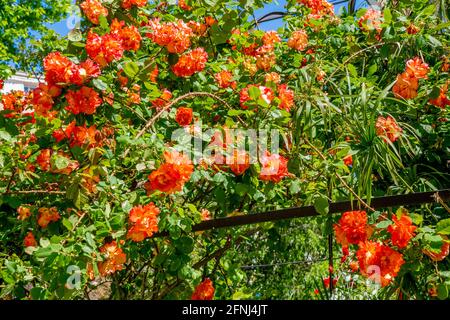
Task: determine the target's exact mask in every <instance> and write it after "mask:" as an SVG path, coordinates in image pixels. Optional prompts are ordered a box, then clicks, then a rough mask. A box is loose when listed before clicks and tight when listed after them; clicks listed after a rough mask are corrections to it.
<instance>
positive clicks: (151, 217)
mask: <svg viewBox="0 0 450 320" xmlns="http://www.w3.org/2000/svg"><path fill="white" fill-rule="evenodd" d="M158 214H159V209H158V208H157V207H156V206H155V204H154V203H153V202H151V203H149V204H148V205H145V206H137V207H134V208H132V209H131V211H130V214H129V223H130V225H131V227H130V228H129V229H128V234H127V238H128V239H131V240H133V241H135V242H140V241H142V240H144V239H146V238H150V237H151V236H152V235H153V233H155V232H158Z"/></svg>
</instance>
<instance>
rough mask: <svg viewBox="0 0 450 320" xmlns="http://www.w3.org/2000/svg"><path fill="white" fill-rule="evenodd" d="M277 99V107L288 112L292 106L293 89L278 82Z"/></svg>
mask: <svg viewBox="0 0 450 320" xmlns="http://www.w3.org/2000/svg"><path fill="white" fill-rule="evenodd" d="M278 99H280V104H279V105H278V108H280V109H284V110H286V111H287V112H289V111H291V108H292V107H293V106H294V91H292V90H291V89H288V87H287V85H286V84H280V85H279V86H278Z"/></svg>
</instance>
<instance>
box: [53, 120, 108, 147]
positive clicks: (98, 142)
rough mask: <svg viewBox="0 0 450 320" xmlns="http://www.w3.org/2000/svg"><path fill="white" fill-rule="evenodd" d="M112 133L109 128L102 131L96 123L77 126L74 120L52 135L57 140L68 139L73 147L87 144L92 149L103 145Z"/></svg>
mask: <svg viewBox="0 0 450 320" xmlns="http://www.w3.org/2000/svg"><path fill="white" fill-rule="evenodd" d="M110 133H111V132H109V130H107V129H105V130H103V131H102V132H100V131H99V130H97V128H96V126H95V125H93V126H90V127H86V125H83V126H77V125H76V122H75V121H72V122H71V123H70V124H69V125H68V126H67V127H66V129H64V130H62V129H59V130H56V131H54V132H53V134H52V136H53V137H54V138H55V139H56V142H60V141H62V140H64V139H68V140H69V145H70V147H71V148H73V147H74V146H78V147H83V146H87V148H89V149H90V148H95V147H99V146H102V145H103V139H104V138H105V137H107V136H108V135H109V134H110Z"/></svg>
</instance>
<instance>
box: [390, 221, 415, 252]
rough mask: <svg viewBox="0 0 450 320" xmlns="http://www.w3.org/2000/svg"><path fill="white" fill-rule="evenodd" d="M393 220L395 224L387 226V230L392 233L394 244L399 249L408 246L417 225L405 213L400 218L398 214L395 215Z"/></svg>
mask: <svg viewBox="0 0 450 320" xmlns="http://www.w3.org/2000/svg"><path fill="white" fill-rule="evenodd" d="M392 221H393V222H394V224H391V225H390V226H388V228H387V232H389V233H390V234H391V240H392V244H393V245H394V246H397V247H398V248H399V249H403V248H406V247H407V246H408V243H409V241H410V240H411V239H412V238H413V237H414V235H415V234H414V230H416V229H417V227H416V226H413V225H412V220H411V218H410V217H409V216H407V215H405V214H403V215H402V216H401V217H400V219H398V218H397V216H393V217H392Z"/></svg>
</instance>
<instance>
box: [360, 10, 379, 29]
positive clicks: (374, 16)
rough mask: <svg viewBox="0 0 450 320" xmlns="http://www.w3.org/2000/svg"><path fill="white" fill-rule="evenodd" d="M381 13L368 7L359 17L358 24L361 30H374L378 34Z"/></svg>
mask: <svg viewBox="0 0 450 320" xmlns="http://www.w3.org/2000/svg"><path fill="white" fill-rule="evenodd" d="M381 18H382V14H381V12H380V11H378V10H375V9H368V10H367V11H366V13H364V15H363V16H362V17H361V18H359V20H358V24H359V27H360V28H361V30H362V31H364V32H368V31H371V30H376V32H377V33H378V34H380V33H381V31H382V28H381V23H382V19H381Z"/></svg>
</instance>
